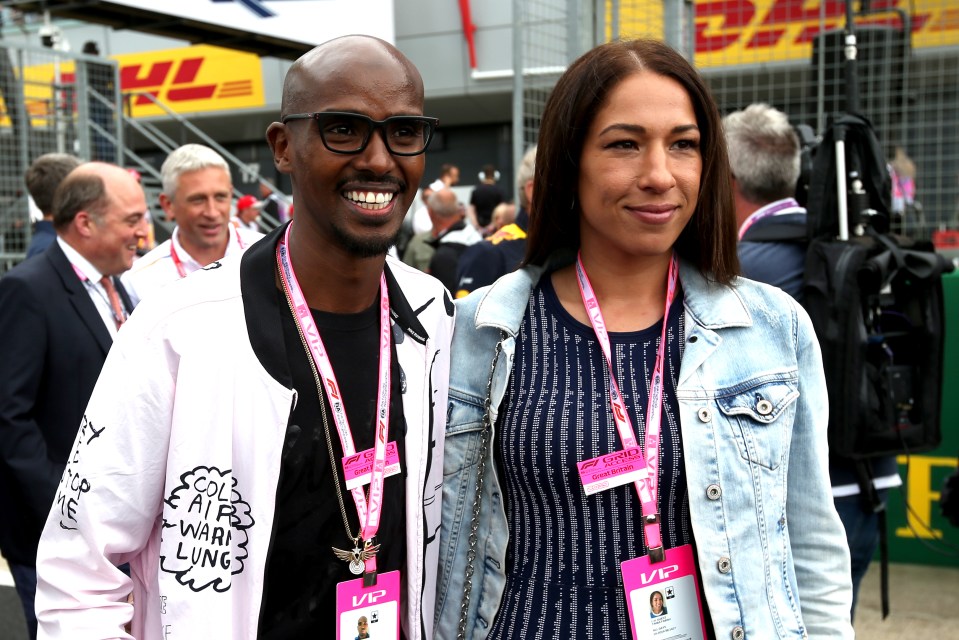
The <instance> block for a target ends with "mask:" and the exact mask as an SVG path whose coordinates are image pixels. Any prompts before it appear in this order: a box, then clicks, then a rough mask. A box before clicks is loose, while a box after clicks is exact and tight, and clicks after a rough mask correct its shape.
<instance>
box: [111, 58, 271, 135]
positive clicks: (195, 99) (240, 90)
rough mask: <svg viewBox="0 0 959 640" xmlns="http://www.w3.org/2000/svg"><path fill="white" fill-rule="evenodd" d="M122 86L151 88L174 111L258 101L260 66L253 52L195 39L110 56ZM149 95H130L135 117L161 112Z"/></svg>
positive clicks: (148, 90) (143, 90) (234, 106)
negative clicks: (179, 46)
mask: <svg viewBox="0 0 959 640" xmlns="http://www.w3.org/2000/svg"><path fill="white" fill-rule="evenodd" d="M113 59H115V60H116V61H117V62H118V63H119V64H120V88H121V90H122V91H124V92H128V91H136V92H141V93H150V94H152V95H154V96H155V97H156V98H157V100H159V101H160V102H162V103H163V104H165V105H167V106H168V107H169V108H171V109H172V110H173V111H176V112H177V113H194V112H199V111H222V110H226V109H243V108H247V107H261V106H263V104H264V98H263V72H262V69H261V68H260V58H259V57H258V56H256V55H255V54H252V53H243V52H240V51H235V50H233V49H223V48H221V47H213V46H209V45H197V46H193V47H185V48H182V49H167V50H165V51H149V52H144V53H132V54H126V55H118V56H113ZM162 114H163V110H162V109H160V108H159V107H156V106H155V105H154V104H153V103H152V102H151V101H150V100H149V99H148V98H146V97H144V96H141V97H139V98H137V99H134V100H133V101H132V115H133V116H134V117H141V116H153V115H162Z"/></svg>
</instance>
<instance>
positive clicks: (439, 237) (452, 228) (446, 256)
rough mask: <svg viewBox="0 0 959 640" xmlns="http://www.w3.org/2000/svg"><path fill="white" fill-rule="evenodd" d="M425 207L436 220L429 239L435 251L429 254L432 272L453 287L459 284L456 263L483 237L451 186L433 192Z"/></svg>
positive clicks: (450, 287) (448, 287) (451, 288)
mask: <svg viewBox="0 0 959 640" xmlns="http://www.w3.org/2000/svg"><path fill="white" fill-rule="evenodd" d="M426 209H427V211H428V212H429V214H430V221H431V222H432V223H433V230H432V231H431V234H432V238H431V239H430V240H428V243H429V244H430V245H432V246H433V248H434V249H435V251H434V252H433V256H432V257H431V258H430V266H429V274H430V275H431V276H433V277H434V278H436V279H437V280H439V281H440V282H442V283H443V285H444V286H445V287H446V288H447V289H449V290H450V291H452V290H453V288H454V287H455V286H456V265H457V264H459V260H460V256H462V255H463V252H464V251H465V250H466V248H467V247H469V246H470V245H474V244H476V243H477V242H479V241H480V240H482V239H483V237H482V236H481V235H480V234H479V231H477V230H476V228H475V227H474V226H473V225H471V224H470V223H468V222H467V221H466V217H465V212H464V211H463V206H462V205H461V204H460V202H459V200H457V199H456V194H455V193H454V192H453V190H452V189H450V188H448V187H444V188H442V189H439V190H438V191H434V192H433V193H431V194H430V197H429V198H427V199H426Z"/></svg>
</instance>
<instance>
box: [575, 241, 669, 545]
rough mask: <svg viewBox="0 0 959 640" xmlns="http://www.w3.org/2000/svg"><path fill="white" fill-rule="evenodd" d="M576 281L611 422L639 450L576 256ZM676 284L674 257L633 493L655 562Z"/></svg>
mask: <svg viewBox="0 0 959 640" xmlns="http://www.w3.org/2000/svg"><path fill="white" fill-rule="evenodd" d="M576 277H577V280H578V282H579V292H580V295H581V296H582V298H583V305H584V306H585V307H586V313H587V314H588V315H589V321H590V324H592V325H593V331H595V332H596V340H597V341H598V342H599V346H600V348H601V349H602V350H603V355H604V356H605V357H606V364H607V365H608V366H609V382H610V384H609V402H610V405H611V406H612V409H613V420H614V421H615V423H616V430H617V431H618V432H619V437H620V439H621V440H622V441H623V447H624V448H630V447H635V446H639V442H638V441H637V440H636V434H635V432H634V431H633V425H632V423H631V422H630V420H629V415H628V414H627V413H626V405H625V404H624V403H623V396H622V393H620V390H619V384H617V382H616V372H615V371H614V370H613V354H612V349H611V348H610V342H609V332H608V331H607V330H606V322H605V321H604V320H603V313H602V312H601V311H600V309H599V301H598V300H597V299H596V294H595V293H594V292H593V287H592V285H590V283H589V277H588V276H587V275H586V269H585V268H584V267H583V259H582V256H581V255H577V256H576ZM678 280H679V266H678V262H677V260H676V256H675V254H674V255H673V256H672V257H671V258H670V261H669V276H668V278H667V283H666V308H665V310H664V311H663V330H662V334H661V336H660V340H659V349H657V351H656V365H655V367H654V368H653V378H652V380H650V382H649V404H648V405H647V407H646V437H645V442H644V444H643V449H644V451H643V453H644V456H645V465H646V471H647V475H646V477H645V478H640V479H639V480H637V481H636V482H635V486H636V492H637V493H638V494H639V500H640V502H641V503H642V506H643V527H644V530H645V533H646V549H647V551H648V552H649V555H650V559H651V560H652V561H654V562H655V561H657V559H662V558H663V557H664V556H663V541H662V530H661V528H660V518H659V511H658V505H657V502H656V499H657V491H658V489H659V443H660V433H661V432H662V408H663V369H664V368H665V360H666V327H667V326H668V324H669V307H670V306H671V305H672V303H673V299H674V298H675V297H676V283H677V282H678Z"/></svg>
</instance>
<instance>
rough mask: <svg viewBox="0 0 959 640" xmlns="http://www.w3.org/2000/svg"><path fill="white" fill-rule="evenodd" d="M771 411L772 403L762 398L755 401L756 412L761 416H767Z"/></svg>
mask: <svg viewBox="0 0 959 640" xmlns="http://www.w3.org/2000/svg"><path fill="white" fill-rule="evenodd" d="M772 412H773V403H772V402H770V401H769V400H766V399H765V398H763V399H762V400H760V401H759V402H757V403H756V413H758V414H759V415H761V416H768V415H769V414H770V413H772Z"/></svg>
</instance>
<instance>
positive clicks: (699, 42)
mask: <svg viewBox="0 0 959 640" xmlns="http://www.w3.org/2000/svg"><path fill="white" fill-rule="evenodd" d="M754 15H756V7H755V6H754V5H753V3H751V2H742V1H741V0H719V1H718V2H701V3H699V4H697V5H696V18H697V21H696V51H697V52H699V53H706V52H709V51H720V50H721V49H725V48H726V47H728V46H729V45H731V44H733V43H734V42H736V41H737V40H739V36H740V32H741V31H742V29H743V27H745V26H747V25H748V24H749V23H750V22H751V21H752V19H753V16H754ZM713 16H722V17H723V23H722V26H720V27H719V28H718V29H717V31H721V32H723V33H719V34H716V35H711V34H710V33H708V32H709V31H713V30H712V29H710V28H709V22H708V21H706V20H699V18H711V17H713ZM730 30H735V31H733V32H730Z"/></svg>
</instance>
